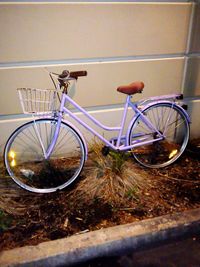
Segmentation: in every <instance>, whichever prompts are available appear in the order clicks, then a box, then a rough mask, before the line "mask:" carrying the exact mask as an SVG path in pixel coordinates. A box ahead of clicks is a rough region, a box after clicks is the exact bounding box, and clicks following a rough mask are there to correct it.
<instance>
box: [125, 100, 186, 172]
mask: <svg viewBox="0 0 200 267" xmlns="http://www.w3.org/2000/svg"><path fill="white" fill-rule="evenodd" d="M144 114H145V115H146V117H148V118H149V119H150V121H151V123H152V124H153V125H155V126H156V128H157V129H158V130H159V132H160V133H163V134H164V136H165V138H164V139H163V140H161V141H156V142H152V143H150V144H149V145H142V146H139V147H137V148H135V149H134V150H133V156H134V158H135V159H136V160H137V161H138V162H139V163H140V164H142V165H144V166H146V167H151V168H161V167H166V166H168V165H170V164H171V163H173V162H174V161H176V160H177V159H178V158H179V157H180V156H181V154H182V153H183V151H184V150H185V147H186V145H187V142H188V139H189V125H188V121H187V119H186V117H185V115H184V114H183V112H182V111H181V110H179V109H178V108H177V107H176V106H173V107H172V105H170V104H157V105H153V106H152V107H149V108H147V109H146V110H145V111H144ZM142 133H144V134H143V135H142ZM135 136H137V137H135ZM138 136H139V138H140V139H143V140H146V141H150V140H153V139H155V138H156V137H158V133H156V132H155V131H153V130H149V128H148V127H147V126H146V125H145V124H144V122H143V121H142V120H141V119H140V116H138V117H137V119H136V121H135V122H134V124H133V127H132V129H131V131H130V137H129V140H130V144H132V143H133V142H134V141H135V140H136V139H138Z"/></svg>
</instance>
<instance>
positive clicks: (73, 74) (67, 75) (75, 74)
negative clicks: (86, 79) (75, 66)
mask: <svg viewBox="0 0 200 267" xmlns="http://www.w3.org/2000/svg"><path fill="white" fill-rule="evenodd" d="M82 76H87V71H85V70H81V71H72V72H69V71H68V70H63V72H62V73H61V74H59V75H58V77H59V78H60V79H62V80H64V79H65V78H67V79H70V78H72V79H76V80H77V79H78V77H82Z"/></svg>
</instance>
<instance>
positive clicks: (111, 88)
mask: <svg viewBox="0 0 200 267" xmlns="http://www.w3.org/2000/svg"><path fill="white" fill-rule="evenodd" d="M183 64H184V60H183V58H174V59H165V60H164V59H163V60H161V59H158V60H141V61H130V62H112V63H101V64H98V63H97V64H84V65H69V66H62V67H56V66H55V67H51V68H48V69H49V70H51V71H54V72H61V71H62V70H63V69H66V68H67V69H69V70H70V71H73V70H87V71H88V76H87V77H83V78H80V79H79V80H78V83H77V90H76V94H75V96H74V100H75V101H77V102H78V103H79V104H81V105H82V106H84V107H91V106H100V105H110V104H118V103H123V101H124V100H125V95H124V94H121V93H118V92H117V91H116V88H117V87H118V86H119V85H124V84H125V85H126V84H129V83H131V82H133V81H135V80H141V81H143V82H144V83H145V88H144V92H143V94H142V95H137V96H135V99H138V98H141V97H142V98H144V97H148V96H153V95H161V94H168V93H173V92H180V88H181V79H182V72H183ZM19 87H29V88H52V83H51V81H50V78H49V76H48V73H47V72H46V71H45V69H44V68H24V69H23V68H19V69H7V70H0V88H1V98H0V114H1V115H2V114H16V113H21V108H20V104H19V100H18V96H17V92H16V88H19Z"/></svg>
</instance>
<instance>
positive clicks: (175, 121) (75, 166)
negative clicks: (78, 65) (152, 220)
mask: <svg viewBox="0 0 200 267" xmlns="http://www.w3.org/2000/svg"><path fill="white" fill-rule="evenodd" d="M49 75H50V77H51V79H52V81H53V83H54V86H55V89H54V90H40V89H27V88H21V89H18V92H19V97H20V101H21V104H22V108H23V112H24V113H28V114H32V115H34V116H33V119H32V120H31V121H30V122H28V123H25V124H24V125H22V126H20V127H19V128H17V129H16V130H15V131H14V132H13V133H12V134H11V136H10V137H9V139H8V141H7V143H6V146H5V151H4V161H5V166H6V168H7V171H8V173H9V175H10V176H11V177H12V179H13V180H14V181H15V182H16V183H17V184H18V185H19V186H21V187H22V188H24V189H26V190H29V191H32V192H37V193H50V192H54V191H56V190H60V189H63V188H65V187H67V186H69V185H70V184H72V182H74V181H75V180H76V179H77V178H78V176H79V175H80V173H81V170H82V168H83V166H84V162H85V160H86V159H87V145H86V142H85V140H84V137H83V135H82V134H81V132H80V131H79V130H78V129H77V128H76V127H75V126H74V125H73V124H71V123H70V122H68V121H67V120H65V119H64V117H63V116H64V115H65V114H68V115H69V116H70V117H72V118H73V119H75V120H76V121H77V122H78V123H80V124H81V125H82V126H84V127H85V128H86V129H87V130H88V131H90V132H91V133H93V134H94V135H95V136H97V137H98V138H99V139H100V140H101V141H103V142H104V143H105V147H104V150H103V151H104V153H108V152H109V150H115V151H129V152H130V154H131V155H133V157H134V158H135V160H136V161H138V162H139V163H140V164H142V165H143V166H145V167H150V168H161V167H166V166H168V165H169V164H171V163H173V162H175V161H176V160H177V159H178V158H179V157H180V156H181V154H182V153H183V152H184V150H185V148H186V145H187V143H188V139H189V133H190V129H189V123H190V118H189V116H188V114H187V112H186V111H185V109H184V107H183V106H182V105H181V99H182V98H183V96H182V95H180V94H171V95H163V96H160V97H151V98H148V99H145V100H141V101H139V102H137V103H134V102H131V98H132V95H134V94H136V93H141V92H142V90H143V87H144V84H143V83H142V82H134V83H131V84H129V85H127V86H120V87H118V88H117V90H118V91H119V92H120V93H124V94H126V102H125V104H124V112H123V117H122V119H121V124H120V126H117V127H107V126H105V125H103V124H102V123H100V122H99V121H97V120H96V119H95V118H94V117H93V116H91V114H89V112H87V111H86V110H85V109H83V108H82V107H81V106H79V105H78V104H77V103H76V102H75V101H74V100H72V98H71V97H70V96H69V94H68V90H69V88H70V86H72V84H73V83H74V84H75V83H76V81H77V80H78V78H79V77H81V76H86V75H87V72H86V71H76V72H69V71H66V70H65V71H63V72H62V74H56V73H52V72H50V73H49ZM58 100H59V101H58ZM179 100H180V101H179ZM67 103H68V104H69V103H70V104H71V105H72V106H74V107H75V108H76V109H78V110H79V111H80V112H81V113H83V114H84V115H85V116H86V117H87V118H88V119H89V120H91V121H92V122H93V123H95V124H96V125H98V126H99V127H101V128H102V129H104V130H106V131H115V132H116V131H117V132H118V136H117V137H113V138H112V139H110V140H107V139H105V138H104V136H103V135H101V134H99V133H98V132H97V131H96V130H95V129H93V128H91V127H90V126H89V125H88V124H87V123H85V122H84V121H83V120H81V119H80V118H79V117H78V116H77V114H76V113H74V112H73V111H72V110H71V109H69V108H67V105H66V104H67ZM128 109H129V110H130V109H131V110H132V111H133V117H132V119H131V121H130V123H129V126H128V128H127V130H126V133H125V135H124V134H123V132H124V129H125V123H126V120H127V112H128ZM40 115H42V117H40V118H38V116H40ZM35 116H37V117H35Z"/></svg>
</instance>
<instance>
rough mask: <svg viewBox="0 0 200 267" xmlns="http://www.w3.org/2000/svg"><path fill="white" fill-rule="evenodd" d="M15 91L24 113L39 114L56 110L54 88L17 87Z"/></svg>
mask: <svg viewBox="0 0 200 267" xmlns="http://www.w3.org/2000/svg"><path fill="white" fill-rule="evenodd" d="M17 91H18V94H19V99H20V103H21V106H22V110H23V113H24V114H36V115H40V114H47V113H52V112H53V111H55V110H56V101H57V91H56V90H53V89H32V88H19V89H17Z"/></svg>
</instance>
